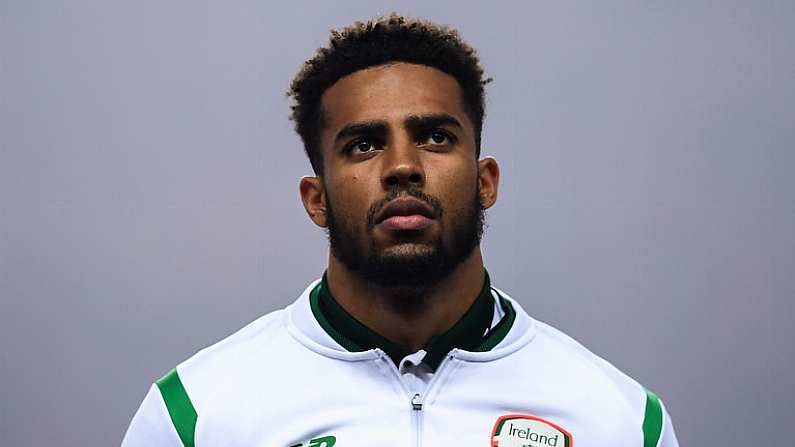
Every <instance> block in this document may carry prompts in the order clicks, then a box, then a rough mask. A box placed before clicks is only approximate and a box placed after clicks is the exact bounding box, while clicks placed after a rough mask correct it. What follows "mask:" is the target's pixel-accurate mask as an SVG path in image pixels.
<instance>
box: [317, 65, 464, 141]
mask: <svg viewBox="0 0 795 447" xmlns="http://www.w3.org/2000/svg"><path fill="white" fill-rule="evenodd" d="M321 105H322V108H323V113H324V115H325V118H326V123H325V124H326V126H325V129H324V133H326V132H329V133H332V134H333V133H335V132H336V130H338V129H339V128H341V127H342V126H345V125H346V124H349V123H352V122H360V121H375V120H381V121H386V122H402V121H403V120H405V118H407V117H408V116H411V115H425V114H433V113H447V114H450V115H452V116H453V117H455V118H457V119H458V120H459V122H461V123H462V124H464V125H465V126H468V127H470V128H471V122H470V120H469V117H468V116H467V115H466V113H465V110H466V109H465V104H464V100H463V92H462V90H461V86H460V85H459V84H458V81H456V79H455V78H454V77H452V76H450V75H448V74H446V73H444V72H442V71H441V70H438V69H436V68H433V67H428V66H426V65H417V64H409V63H392V64H387V65H380V66H377V67H371V68H367V69H364V70H359V71H356V72H354V73H352V74H350V75H348V76H345V77H343V78H341V79H340V80H339V81H337V82H336V83H334V84H333V85H332V86H331V87H329V88H328V89H327V90H326V91H325V92H324V93H323V96H322V97H321Z"/></svg>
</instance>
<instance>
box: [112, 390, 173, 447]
mask: <svg viewBox="0 0 795 447" xmlns="http://www.w3.org/2000/svg"><path fill="white" fill-rule="evenodd" d="M121 446H122V447H183V444H182V441H181V440H180V438H179V435H178V434H177V430H176V429H175V428H174V424H173V423H172V421H171V417H170V416H169V413H168V409H167V408H166V403H165V402H164V400H163V396H162V395H161V394H160V389H159V388H158V387H157V386H156V385H152V387H151V388H149V392H148V393H147V394H146V397H145V398H144V401H143V402H142V403H141V406H140V407H139V408H138V411H137V412H136V413H135V416H133V419H132V422H130V427H129V428H128V429H127V434H126V435H124V440H122V442H121Z"/></svg>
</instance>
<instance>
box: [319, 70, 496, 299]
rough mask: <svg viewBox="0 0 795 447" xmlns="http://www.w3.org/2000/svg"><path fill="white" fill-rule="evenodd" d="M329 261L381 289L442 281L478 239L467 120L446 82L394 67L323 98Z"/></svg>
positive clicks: (455, 88) (454, 86)
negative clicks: (381, 287)
mask: <svg viewBox="0 0 795 447" xmlns="http://www.w3.org/2000/svg"><path fill="white" fill-rule="evenodd" d="M322 108H323V111H324V116H325V126H324V130H323V132H322V134H321V147H322V156H323V160H324V171H323V173H322V183H323V186H324V190H325V201H326V208H327V210H326V219H327V220H326V223H327V226H328V231H329V240H330V245H331V251H332V255H333V256H335V257H336V258H337V259H338V260H339V261H340V262H342V263H343V264H344V265H345V266H346V267H347V268H348V269H350V270H352V271H355V272H357V273H359V274H360V275H362V276H363V277H365V279H367V280H369V281H371V282H373V283H376V284H379V285H382V286H411V287H416V286H423V285H429V284H433V283H435V282H438V280H440V279H442V278H444V277H446V276H447V275H448V274H449V273H450V272H451V271H452V270H453V269H454V268H455V267H456V266H457V265H458V264H459V263H461V262H462V261H463V260H465V259H466V258H467V257H468V256H469V254H470V253H471V252H472V250H473V248H474V247H476V246H477V244H478V242H479V241H480V236H481V233H482V226H483V206H482V205H481V200H480V196H479V178H478V163H477V160H476V156H475V154H476V148H475V135H474V128H473V126H472V123H471V121H470V119H469V117H468V115H467V114H466V112H465V107H464V102H463V98H462V94H461V88H460V86H459V85H458V82H457V81H456V80H455V79H454V78H453V77H451V76H449V75H447V74H445V73H443V72H441V71H439V70H437V69H434V68H430V67H427V66H423V65H415V64H406V63H396V64H389V65H383V66H379V67H374V68H369V69H365V70H361V71H357V72H355V73H353V74H351V75H349V76H346V77H344V78H342V79H340V80H339V81H338V82H336V83H335V84H334V85H332V86H331V87H330V88H329V89H328V90H326V92H325V93H324V94H323V97H322Z"/></svg>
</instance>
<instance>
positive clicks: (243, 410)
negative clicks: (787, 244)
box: [123, 15, 678, 447]
mask: <svg viewBox="0 0 795 447" xmlns="http://www.w3.org/2000/svg"><path fill="white" fill-rule="evenodd" d="M487 81H488V80H487V79H484V78H483V70H482V69H481V67H480V65H479V61H478V59H477V56H476V53H475V52H474V50H473V49H472V48H470V47H469V46H468V45H467V44H465V43H464V42H462V41H461V40H460V38H459V37H458V35H457V34H456V33H455V32H454V31H451V30H449V29H446V28H443V27H439V26H437V25H434V24H431V23H428V22H424V21H415V20H408V19H404V18H402V17H399V16H394V15H393V16H390V17H387V18H383V19H379V20H376V21H372V22H368V23H363V24H362V23H359V24H356V25H354V26H352V27H350V28H346V29H344V30H342V31H339V32H332V37H331V42H330V45H329V46H328V47H327V48H324V49H321V50H319V52H318V53H317V54H316V56H315V57H314V58H313V59H311V60H310V61H308V62H307V63H306V65H305V66H304V68H303V69H302V71H301V72H300V73H299V74H298V76H297V77H296V79H295V80H294V81H293V84H292V87H291V95H292V96H293V98H294V100H295V105H294V106H293V119H294V120H295V122H296V130H297V131H298V133H299V134H300V136H301V138H302V140H303V142H304V146H305V149H306V152H307V154H308V156H309V159H310V162H311V164H312V167H313V169H314V171H315V174H316V176H315V177H305V178H303V179H301V182H300V192H301V198H302V200H303V204H304V207H305V208H306V211H307V213H308V215H309V218H310V219H311V220H312V221H313V222H314V223H315V224H317V225H318V226H320V227H323V228H327V229H328V235H329V242H330V255H329V263H328V269H327V271H326V272H325V274H324V275H323V277H322V278H321V279H319V280H318V281H316V282H314V283H312V284H310V285H309V287H308V288H307V289H306V290H305V291H304V293H303V294H301V296H300V297H299V298H298V300H297V301H296V302H295V303H293V304H292V305H290V306H289V307H287V308H286V309H283V310H280V311H277V312H274V313H271V314H269V315H266V316H264V317H262V318H260V319H259V320H257V321H255V322H254V323H252V324H250V325H249V326H247V327H246V328H244V329H242V330H241V331H239V332H238V333H236V334H234V335H232V336H231V337H229V338H227V339H226V340H224V341H221V342H220V343H218V344H216V345H214V346H212V347H209V348H207V349H205V350H203V351H201V352H200V353H198V354H197V355H195V356H194V357H192V358H190V359H189V360H187V361H185V362H184V363H182V364H180V365H178V366H177V368H176V369H175V370H172V371H171V372H170V373H169V374H167V375H166V376H165V377H163V378H162V379H160V380H158V381H157V383H156V384H155V385H153V386H152V388H151V389H150V391H149V394H147V396H146V398H145V399H144V402H143V403H142V405H141V408H140V409H139V410H138V413H137V414H136V415H135V417H134V419H133V421H132V423H131V425H130V428H129V430H128V432H127V435H126V437H125V439H124V441H123V446H124V447H133V446H174V447H177V446H183V445H184V446H186V447H188V446H193V445H197V446H241V447H242V446H284V447H288V446H291V447H297V446H311V447H331V446H337V447H346V446H384V445H391V446H409V445H417V446H419V445H423V444H424V445H434V446H436V445H455V446H473V447H474V446H486V445H490V446H500V447H507V446H534V447H535V446H554V447H557V446H560V447H566V446H573V445H577V446H582V447H586V446H592V447H597V446H599V447H605V446H611V447H621V446H627V447H629V446H666V447H668V446H676V445H678V444H677V441H676V437H675V435H674V431H673V427H672V425H671V422H670V418H669V417H668V414H667V412H666V411H665V409H664V408H663V406H662V403H661V402H660V400H659V399H658V398H657V397H656V396H655V395H654V394H653V393H651V392H649V391H646V390H645V389H644V388H643V387H642V386H640V385H639V384H638V383H636V382H635V381H634V380H632V379H631V378H629V377H627V376H625V375H624V374H622V373H621V372H619V371H618V370H617V369H615V368H614V367H613V366H612V365H610V364H609V363H607V362H605V361H604V360H602V359H600V358H598V357H597V356H595V355H594V354H592V353H590V352H589V351H587V350H586V349H585V348H583V347H582V346H580V345H579V344H577V343H576V342H575V341H573V340H572V339H570V338H568V337H567V336H566V335H564V334H562V333H561V332H559V331H557V330H555V329H553V328H551V327H549V326H547V325H545V324H543V323H541V322H538V321H535V320H533V319H532V318H531V317H530V316H528V315H527V313H526V312H525V311H524V310H523V309H522V308H521V306H519V304H518V303H517V302H516V301H514V300H513V299H512V298H510V297H509V296H508V295H507V294H506V293H504V292H501V291H499V290H497V289H495V288H492V287H491V284H490V279H489V276H488V274H487V273H486V271H485V269H484V266H483V260H482V256H481V251H480V245H479V244H480V239H481V234H482V228H483V212H484V210H485V209H487V208H489V207H491V206H492V205H493V204H494V203H495V201H496V199H497V190H498V185H499V168H498V165H497V162H496V161H495V160H494V159H493V158H491V157H485V158H482V159H479V156H480V133H481V128H482V121H483V116H484V98H483V86H484V84H485V83H486V82H487Z"/></svg>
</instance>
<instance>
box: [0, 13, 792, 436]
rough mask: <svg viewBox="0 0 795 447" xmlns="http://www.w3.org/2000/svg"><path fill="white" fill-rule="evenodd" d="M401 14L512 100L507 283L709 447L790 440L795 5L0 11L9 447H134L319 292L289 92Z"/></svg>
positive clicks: (496, 109)
mask: <svg viewBox="0 0 795 447" xmlns="http://www.w3.org/2000/svg"><path fill="white" fill-rule="evenodd" d="M392 10H396V11H399V12H402V13H407V14H412V15H418V16H423V17H427V18H430V19H433V20H436V21H439V22H442V23H447V24H450V25H453V26H454V27H456V28H458V29H460V30H461V32H462V34H463V36H464V37H465V38H466V39H467V40H468V41H470V42H471V43H472V44H473V45H474V46H475V47H477V48H478V49H479V50H480V53H481V56H482V59H483V63H484V64H485V66H486V69H487V71H488V74H489V75H491V76H493V77H494V78H495V81H494V83H493V84H491V85H489V86H488V90H487V92H488V117H487V122H486V125H485V133H484V146H485V149H484V152H485V153H487V154H493V155H495V156H496V157H497V158H498V159H499V160H500V161H501V162H502V165H501V166H502V174H503V177H502V188H501V195H500V200H499V202H498V204H497V205H496V207H495V208H493V209H492V210H491V211H490V213H489V216H488V221H489V224H490V228H489V230H488V233H487V236H486V239H485V243H484V245H485V253H486V260H487V266H488V268H489V271H490V272H491V275H492V277H493V279H494V281H495V283H496V284H497V285H498V286H499V287H501V288H503V289H504V290H506V291H508V292H510V293H512V294H513V296H515V297H517V298H518V299H519V300H520V301H521V303H522V304H523V305H524V306H525V307H526V309H527V310H528V311H529V312H530V313H531V314H533V315H534V316H536V317H537V318H539V319H541V320H544V321H547V322H549V323H551V324H553V325H556V326H557V327H559V328H561V329H563V330H564V331H566V332H567V333H569V334H571V335H572V336H574V337H575V338H577V339H579V340H580V341H582V342H583V343H584V344H585V345H586V346H588V347H589V348H591V349H592V350H593V351H594V352H596V353H597V354H600V355H602V356H604V357H606V358H607V359H609V360H610V361H611V362H613V363H614V364H615V365H616V366H618V367H619V368H621V369H623V370H624V371H626V372H627V373H628V374H630V375H632V376H633V377H635V378H636V379H638V380H639V381H640V382H642V383H643V384H645V385H646V386H648V387H649V388H651V389H653V390H655V391H656V392H657V393H658V394H660V395H661V396H662V397H663V398H664V400H665V401H666V403H667V405H668V407H669V410H670V412H671V414H672V415H673V417H674V422H675V424H676V428H677V431H678V434H679V438H680V441H681V442H682V444H683V445H693V446H707V445H709V446H725V445H738V444H742V445H763V444H764V445H767V444H775V445H789V444H790V443H791V439H792V438H791V436H792V422H793V420H795V405H793V400H794V399H795V392H794V391H793V388H794V386H793V380H792V378H791V376H792V375H793V374H794V373H795V368H794V366H795V350H794V349H793V343H792V341H793V338H795V337H793V336H794V335H795V330H793V328H792V319H793V316H795V315H794V313H795V312H793V307H794V306H793V296H794V295H795V293H794V292H795V279H794V278H793V276H795V255H794V253H795V239H794V238H793V229H794V228H795V205H794V202H795V201H794V200H793V191H795V181H793V178H792V176H791V171H792V169H793V166H794V165H795V154H794V153H793V147H792V146H793V140H794V139H793V136H794V135H793V134H795V131H794V130H793V128H794V127H795V125H794V124H793V118H795V113H793V112H795V106H794V104H795V88H794V87H793V79H795V62H794V60H795V58H794V57H793V54H795V51H794V50H793V46H794V45H793V42H795V31H794V30H795V26H793V24H794V23H795V3H793V2H774V1H770V2H698V3H692V2H677V3H673V2H648V3H636V2H607V3H606V2H578V3H569V2H515V3H497V4H493V5H488V4H486V2H479V3H478V4H476V5H464V4H463V3H462V2H452V1H450V2H428V4H426V3H425V2H420V1H415V2H402V3H400V4H397V5H395V4H389V3H387V2H317V3H309V2H304V1H291V2H289V6H287V5H286V4H282V5H280V6H274V5H272V4H269V3H267V2H265V1H260V2H251V1H248V2H209V1H208V2H197V1H184V2H173V1H136V2H124V3H122V2H106V1H99V0H98V1H95V2H90V1H69V2H66V1H64V2H55V1H52V2H36V1H22V0H20V1H9V0H3V1H2V2H0V56H1V57H2V58H1V59H0V143H1V144H2V153H0V205H1V207H0V214H1V216H0V217H1V218H0V298H2V301H1V302H2V311H1V312H0V348H2V350H1V351H0V355H2V357H0V362H1V363H0V368H1V369H0V393H2V394H0V411H1V412H2V414H1V415H0V444H1V445H2V446H4V447H5V446H43V445H62V446H107V445H117V444H118V443H119V442H120V440H121V437H122V435H123V433H124V431H125V429H126V426H127V424H128V422H129V420H130V418H131V417H132V415H133V413H134V411H135V409H136V408H137V406H138V404H139V402H140V400H141V399H142V398H143V396H144V394H145V392H146V389H147V387H148V385H149V384H150V383H151V382H152V381H153V380H155V379H156V378H157V377H159V376H160V375H162V374H163V373H165V372H166V371H168V370H169V369H170V368H171V367H173V366H174V365H175V364H176V363H178V362H180V361H181V360H183V359H185V358H186V357H188V356H190V355H191V354H192V353H194V352H195V351H197V350H198V349H200V348H202V347H204V346H206V345H208V344H210V343H213V342H214V341H217V340H219V339H221V338H223V337H225V336H226V335H228V334H230V333H232V332H233V331H235V330H236V329H238V328H239V327H242V326H243V325H244V324H246V323H247V322H249V321H251V320H253V319H254V318H256V317H257V316H259V315H261V314H263V313H266V312H269V311H271V310H274V309H276V308H279V307H282V306H284V305H286V304H287V303H289V302H291V301H292V300H293V299H294V297H295V296H296V295H297V294H298V293H299V292H300V291H301V290H303V288H304V286H305V285H306V284H307V283H308V282H309V281H311V280H312V279H314V278H315V277H317V276H318V275H319V274H320V273H321V271H322V269H323V267H324V265H325V258H326V242H325V236H324V234H323V233H322V232H321V231H319V230H318V229H317V228H315V227H314V226H313V225H312V224H311V223H310V222H309V221H308V219H307V218H306V217H305V214H304V211H303V208H302V207H301V205H300V203H299V199H298V186H297V185H298V178H299V177H300V176H301V175H304V174H308V173H309V172H310V170H309V165H308V163H307V161H306V160H305V158H304V155H303V153H302V150H301V147H300V144H299V141H298V139H297V137H296V136H295V135H294V134H293V133H292V126H291V123H290V122H289V121H288V120H287V115H288V106H289V102H288V100H287V99H286V98H285V96H284V94H285V91H286V89H287V86H288V83H289V81H290V79H291V78H292V76H293V74H294V73H295V72H296V70H297V69H298V68H299V66H300V64H301V63H302V62H303V60H304V59H306V58H308V57H309V56H310V55H311V54H312V52H313V50H314V49H315V48H316V47H318V46H320V45H322V44H324V42H325V41H326V37H327V32H328V30H329V29H330V28H331V27H337V26H341V25H346V24H348V23H350V22H352V21H353V20H354V19H363V18H369V17H372V16H375V15H377V14H379V13H385V12H389V11H392ZM484 439H485V438H484Z"/></svg>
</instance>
